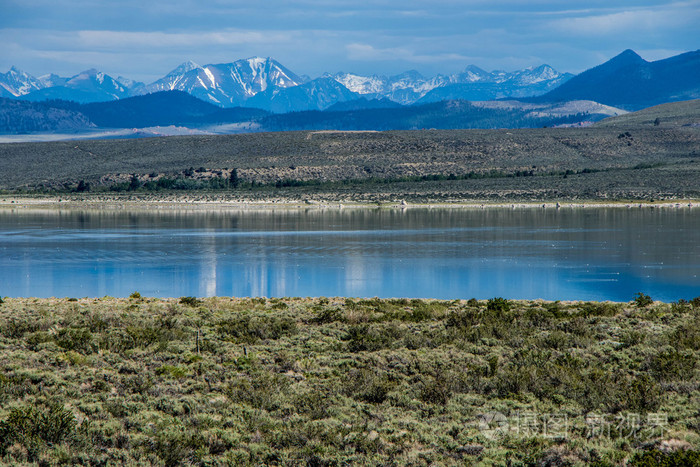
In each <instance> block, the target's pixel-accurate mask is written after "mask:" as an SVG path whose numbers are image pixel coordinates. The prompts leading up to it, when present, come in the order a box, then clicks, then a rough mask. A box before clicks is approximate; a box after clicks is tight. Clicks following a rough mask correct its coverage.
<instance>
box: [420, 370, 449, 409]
mask: <svg viewBox="0 0 700 467" xmlns="http://www.w3.org/2000/svg"><path fill="white" fill-rule="evenodd" d="M450 397H452V388H451V387H450V382H449V381H448V379H447V377H446V376H445V375H443V374H442V373H440V374H438V375H437V376H434V377H430V378H429V379H428V380H427V381H424V382H423V385H422V387H421V390H420V394H419V398H420V400H421V401H423V402H426V403H428V404H436V405H447V402H448V401H449V400H450Z"/></svg>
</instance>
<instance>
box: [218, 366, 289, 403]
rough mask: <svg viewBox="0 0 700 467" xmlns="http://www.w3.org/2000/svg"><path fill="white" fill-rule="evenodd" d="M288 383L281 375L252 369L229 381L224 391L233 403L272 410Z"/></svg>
mask: <svg viewBox="0 0 700 467" xmlns="http://www.w3.org/2000/svg"><path fill="white" fill-rule="evenodd" d="M289 384H290V383H289V380H288V379H287V378H286V377H285V376H283V375H279V374H273V373H270V372H267V371H263V370H254V371H253V372H252V374H251V375H250V376H242V377H238V378H236V379H234V380H233V381H231V382H230V383H229V384H228V387H227V388H226V389H225V390H224V393H225V394H226V396H227V397H228V398H229V399H230V400H231V401H232V402H234V403H238V404H243V405H249V406H251V407H253V408H256V409H265V410H274V409H276V408H277V407H278V405H279V398H280V397H281V396H282V395H283V393H284V392H285V390H286V389H287V387H288V386H289Z"/></svg>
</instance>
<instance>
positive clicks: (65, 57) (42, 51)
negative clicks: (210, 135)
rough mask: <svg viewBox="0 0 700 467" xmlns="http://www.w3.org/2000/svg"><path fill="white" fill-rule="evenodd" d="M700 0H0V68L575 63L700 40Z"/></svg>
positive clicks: (429, 67)
mask: <svg viewBox="0 0 700 467" xmlns="http://www.w3.org/2000/svg"><path fill="white" fill-rule="evenodd" d="M698 24H700V0H689V1H677V2H663V1H651V0H631V1H630V0H627V1H621V0H619V1H618V0H606V1H602V0H590V1H580V2H572V1H562V0H506V1H488V0H447V1H439V0H438V1H432V2H426V1H417V0H402V1H388V0H376V1H371V2H366V1H347V0H305V1H281V0H262V1H255V0H249V1H246V2H240V1H224V0H168V1H162V0H123V1H120V0H112V1H110V0H0V44H2V49H1V51H0V72H4V71H7V69H9V68H10V66H12V65H15V66H17V67H19V68H20V69H23V70H25V71H27V72H29V73H31V74H34V75H37V76H38V75H42V74H45V73H49V72H55V73H58V74H60V75H62V76H72V75H75V74H77V73H78V72H80V71H82V70H84V69H87V68H93V67H94V68H97V69H99V70H101V71H104V72H106V73H108V74H110V75H113V76H115V77H116V76H117V75H122V76H125V77H127V78H132V79H138V80H141V81H145V82H151V81H154V80H156V79H158V78H159V77H161V76H163V75H165V74H166V73H167V72H168V71H170V70H171V69H173V68H175V67H176V66H177V65H179V64H180V63H182V62H183V61H185V60H193V61H195V62H197V63H199V64H201V65H205V64H209V63H228V62H232V61H235V60H237V59H240V58H247V57H251V56H270V57H273V58H276V59H277V60H278V61H279V62H281V63H282V64H283V65H285V66H287V67H288V68H290V69H291V70H292V71H294V72H296V73H298V74H307V75H309V76H311V77H316V76H319V75H320V74H322V73H323V72H325V71H330V72H336V71H347V72H355V73H363V74H364V73H377V74H387V75H390V74H396V73H400V72H402V71H406V70H409V69H415V70H418V71H420V72H421V73H423V74H424V75H426V76H432V75H434V74H437V73H445V74H447V73H454V72H457V71H460V70H462V69H463V68H464V67H465V66H467V65H469V64H474V65H477V66H479V67H481V68H484V69H486V70H489V71H490V70H494V69H502V70H507V71H512V70H516V69H521V68H524V67H527V66H536V65H540V64H543V63H547V64H549V65H551V66H553V67H554V68H556V69H557V70H559V71H569V72H573V73H578V72H580V71H583V70H585V69H587V68H590V67H592V66H595V65H598V64H600V63H602V62H604V61H605V60H607V59H609V58H611V57H613V56H615V55H617V54H618V53H620V52H621V51H623V50H624V49H628V48H631V49H633V50H635V51H636V52H637V53H639V54H640V55H641V56H642V57H644V58H645V59H647V60H657V59H660V58H665V57H669V56H672V55H676V54H678V53H682V52H687V51H690V50H696V49H698V48H700V28H699V27H698Z"/></svg>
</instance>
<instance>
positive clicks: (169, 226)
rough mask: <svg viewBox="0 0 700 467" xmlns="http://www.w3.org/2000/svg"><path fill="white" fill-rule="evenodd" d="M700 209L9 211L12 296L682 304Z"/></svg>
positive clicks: (696, 253) (4, 260) (5, 240)
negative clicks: (640, 297)
mask: <svg viewBox="0 0 700 467" xmlns="http://www.w3.org/2000/svg"><path fill="white" fill-rule="evenodd" d="M699 274H700V209H696V208H688V207H681V208H663V209H659V208H657V209H652V208H636V207H635V208H632V209H625V208H585V209H584V208H562V209H553V208H548V209H541V208H540V209H537V208H522V209H506V208H497V209H483V210H482V209H447V208H433V209H428V208H408V209H404V210H400V209H342V210H341V209H325V210H324V209H317V208H314V209H309V210H222V211H189V212H183V211H165V210H163V211H150V212H146V211H143V212H137V211H133V212H129V211H74V210H66V211H49V210H41V211H40V210H13V211H9V210H5V211H0V296H11V297H17V296H36V297H51V296H56V297H66V296H68V297H86V296H87V297H101V296H105V295H109V296H118V297H123V296H128V295H129V294H131V293H132V292H134V291H138V292H140V293H141V294H142V295H144V296H156V297H167V296H173V297H180V296H213V295H221V296H266V297H283V296H351V297H374V296H377V297H408V298H412V297H424V298H440V299H455V298H461V299H468V298H472V297H475V298H479V299H484V298H491V297H496V296H501V297H505V298H512V299H516V298H517V299H536V298H544V299H548V300H615V301H629V300H632V299H633V298H634V294H635V293H636V292H644V293H646V294H649V295H651V296H652V298H654V299H658V300H665V301H673V300H677V299H679V298H685V299H690V298H693V297H695V296H698V295H700V278H699V277H698V276H699Z"/></svg>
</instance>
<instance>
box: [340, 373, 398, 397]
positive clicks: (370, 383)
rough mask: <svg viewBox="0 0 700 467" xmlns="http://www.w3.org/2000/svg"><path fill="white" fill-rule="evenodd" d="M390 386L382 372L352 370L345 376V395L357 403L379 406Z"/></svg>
mask: <svg viewBox="0 0 700 467" xmlns="http://www.w3.org/2000/svg"><path fill="white" fill-rule="evenodd" d="M392 386H393V385H392V384H391V382H390V381H389V378H388V377H387V375H386V373H384V372H380V373H379V374H377V373H375V372H373V371H370V370H368V369H361V370H353V371H351V372H350V373H349V374H348V376H347V379H346V383H345V393H346V394H348V395H349V396H351V397H353V398H354V399H357V400H359V401H363V402H369V403H371V404H381V403H382V402H384V401H385V400H386V398H387V395H388V394H389V391H391V388H392Z"/></svg>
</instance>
